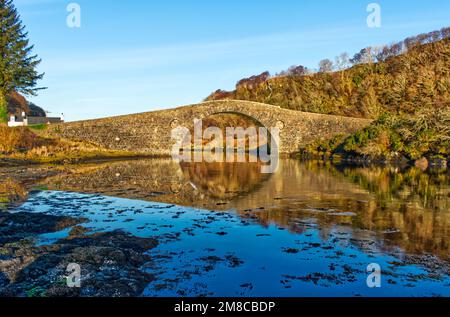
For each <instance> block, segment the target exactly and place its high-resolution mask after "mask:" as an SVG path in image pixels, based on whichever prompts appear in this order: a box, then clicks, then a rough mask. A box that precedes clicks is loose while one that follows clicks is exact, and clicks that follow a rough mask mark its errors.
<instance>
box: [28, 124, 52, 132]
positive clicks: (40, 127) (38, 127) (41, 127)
mask: <svg viewBox="0 0 450 317" xmlns="http://www.w3.org/2000/svg"><path fill="white" fill-rule="evenodd" d="M28 127H29V128H30V129H31V130H36V131H42V130H45V129H47V128H48V125H47V124H45V123H42V124H34V125H30V126H28Z"/></svg>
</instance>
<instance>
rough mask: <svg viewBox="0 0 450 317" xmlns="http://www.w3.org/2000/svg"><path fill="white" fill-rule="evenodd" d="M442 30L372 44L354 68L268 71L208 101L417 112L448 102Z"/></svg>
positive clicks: (449, 57)
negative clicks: (380, 46)
mask: <svg viewBox="0 0 450 317" xmlns="http://www.w3.org/2000/svg"><path fill="white" fill-rule="evenodd" d="M437 32H438V34H436V32H431V33H429V34H425V35H423V36H417V37H415V38H410V39H406V40H405V41H404V42H401V43H397V44H394V45H392V46H389V47H388V46H386V47H385V48H384V49H382V50H378V51H377V54H376V55H375V53H373V52H374V49H373V48H367V49H363V50H361V52H360V53H358V54H357V55H355V57H354V58H353V59H350V60H349V61H347V62H350V61H352V62H353V64H354V66H352V67H351V68H347V69H343V70H340V71H331V69H328V70H327V69H326V68H323V66H321V67H322V69H321V70H320V71H319V72H316V73H310V72H308V71H307V70H306V68H302V66H299V67H297V68H292V69H291V70H290V71H288V72H287V75H285V74H286V72H284V73H282V74H281V75H278V76H275V77H270V75H269V74H268V73H267V72H265V73H263V74H261V75H259V76H253V77H250V78H247V79H243V80H241V81H239V82H238V84H237V85H236V90H234V91H231V92H227V91H222V90H218V91H216V92H215V93H213V94H211V95H210V96H209V97H208V98H207V100H220V99H240V100H251V101H257V102H263V103H268V104H273V105H277V106H280V107H282V108H288V109H293V110H300V111H307V112H316V113H325V114H335V115H344V116H353V117H363V118H373V119H376V118H378V117H379V116H380V115H381V114H382V113H385V112H388V113H395V114H402V113H414V112H415V110H416V109H418V108H422V107H430V106H431V107H433V106H440V105H441V106H442V105H448V104H449V102H450V76H449V70H450V38H449V37H448V32H449V30H448V28H446V29H443V30H441V31H437ZM414 39H415V40H416V41H415V42H414ZM433 39H439V40H436V41H433ZM422 43H426V44H422ZM370 52H372V55H370V54H369V53H370ZM363 55H365V56H363ZM292 70H294V71H292Z"/></svg>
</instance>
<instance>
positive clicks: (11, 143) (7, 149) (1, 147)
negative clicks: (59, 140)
mask: <svg viewBox="0 0 450 317" xmlns="http://www.w3.org/2000/svg"><path fill="white" fill-rule="evenodd" d="M52 143H54V142H52V141H51V140H46V139H43V138H41V137H39V136H37V135H36V134H34V133H33V132H31V131H30V130H29V129H28V128H25V127H17V128H9V127H7V126H0V153H1V154H12V153H15V152H25V151H28V150H29V149H32V148H35V147H41V146H44V145H50V144H52Z"/></svg>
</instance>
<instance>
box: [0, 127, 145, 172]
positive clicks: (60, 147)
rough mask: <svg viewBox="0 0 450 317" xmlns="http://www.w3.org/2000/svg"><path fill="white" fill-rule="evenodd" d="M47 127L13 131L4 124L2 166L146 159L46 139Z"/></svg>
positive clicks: (0, 137) (0, 148) (0, 152)
mask: <svg viewBox="0 0 450 317" xmlns="http://www.w3.org/2000/svg"><path fill="white" fill-rule="evenodd" d="M43 130H45V127H42V126H36V127H30V128H28V127H17V128H9V127H7V126H3V125H0V165H19V164H50V163H59V164H61V163H64V164H65V163H69V164H70V163H78V162H83V161H90V160H97V159H106V158H111V159H112V158H128V157H136V156H142V155H141V154H138V153H134V152H126V151H115V150H108V149H105V148H101V147H99V146H97V145H95V144H92V143H87V142H74V141H69V140H65V139H59V138H48V137H44V136H42V133H41V132H42V131H43Z"/></svg>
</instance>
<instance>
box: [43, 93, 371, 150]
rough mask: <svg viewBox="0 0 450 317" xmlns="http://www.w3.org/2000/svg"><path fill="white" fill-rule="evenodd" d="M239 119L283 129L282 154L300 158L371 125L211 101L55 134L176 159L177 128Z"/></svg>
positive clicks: (74, 125) (80, 124) (77, 125)
mask: <svg viewBox="0 0 450 317" xmlns="http://www.w3.org/2000/svg"><path fill="white" fill-rule="evenodd" d="M220 113H235V114H240V115H243V116H247V117H251V118H253V119H254V120H256V121H258V122H259V123H261V125H263V126H265V127H266V128H269V129H270V128H271V127H278V128H281V131H280V145H279V151H280V153H294V152H296V151H298V149H299V148H300V147H301V146H302V145H305V144H308V143H311V142H313V141H315V140H317V139H326V138H332V137H333V136H335V135H337V134H340V133H353V132H355V131H357V130H360V129H362V128H363V127H365V126H367V125H368V124H370V122H371V120H367V119H360V118H349V117H342V116H333V115H324V114H317V113H306V112H301V111H295V110H288V109H283V108H279V107H277V106H272V105H267V104H261V103H256V102H250V101H241V100H224V101H210V102H204V103H200V104H195V105H189V106H184V107H179V108H174V109H168V110H160V111H153V112H145V113H138V114H131V115H125V116H118V117H110V118H103V119H96V120H87V121H77V122H69V123H64V124H59V125H55V126H52V130H51V131H50V134H53V135H55V134H56V135H58V136H61V137H63V138H67V139H71V140H78V141H88V142H94V143H96V144H98V145H100V146H102V147H105V148H108V149H113V150H126V151H133V152H138V153H143V154H151V155H170V154H171V149H172V146H173V144H174V143H175V141H174V140H172V139H171V130H172V129H173V128H174V127H175V126H184V127H187V128H190V127H192V126H193V123H194V119H205V118H207V117H209V116H211V115H214V114H220Z"/></svg>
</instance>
